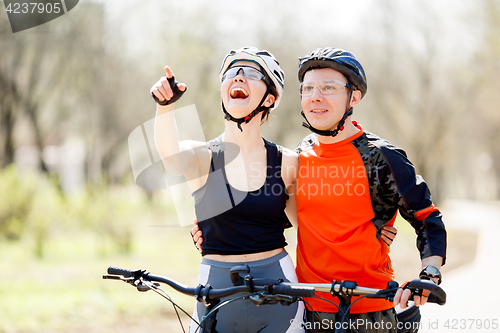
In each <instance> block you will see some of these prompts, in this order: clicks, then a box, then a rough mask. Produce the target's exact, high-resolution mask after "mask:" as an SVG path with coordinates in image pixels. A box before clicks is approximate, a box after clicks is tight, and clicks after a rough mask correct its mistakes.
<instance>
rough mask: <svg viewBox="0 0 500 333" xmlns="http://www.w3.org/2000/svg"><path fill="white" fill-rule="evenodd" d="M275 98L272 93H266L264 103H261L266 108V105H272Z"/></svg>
mask: <svg viewBox="0 0 500 333" xmlns="http://www.w3.org/2000/svg"><path fill="white" fill-rule="evenodd" d="M275 100H276V98H275V97H274V96H273V95H271V94H268V95H267V98H266V100H265V101H264V104H263V105H264V106H265V107H266V108H268V107H270V106H271V105H273V103H274V101H275Z"/></svg>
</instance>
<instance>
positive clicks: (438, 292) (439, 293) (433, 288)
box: [408, 280, 446, 305]
mask: <svg viewBox="0 0 500 333" xmlns="http://www.w3.org/2000/svg"><path fill="white" fill-rule="evenodd" d="M408 287H409V288H416V289H427V290H429V291H430V292H431V294H430V295H429V298H428V300H427V301H428V302H431V303H437V304H439V305H444V304H446V292H445V291H444V290H443V289H441V287H440V286H438V285H437V284H435V283H433V282H431V281H426V280H413V281H411V282H410V283H409V284H408Z"/></svg>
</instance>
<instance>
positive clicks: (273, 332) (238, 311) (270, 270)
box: [189, 252, 304, 333]
mask: <svg viewBox="0 0 500 333" xmlns="http://www.w3.org/2000/svg"><path fill="white" fill-rule="evenodd" d="M242 264H246V265H248V266H249V267H250V275H251V276H252V277H253V278H267V279H283V280H285V281H290V282H297V276H296V275H295V269H294V267H293V263H292V260H291V259H290V257H289V256H288V254H287V253H286V252H282V253H280V254H277V255H275V256H273V257H271V258H267V259H263V260H256V261H250V262H244V263H240V262H237V263H234V262H220V261H215V260H209V259H205V258H203V260H202V262H201V265H200V273H199V276H198V282H199V283H200V284H202V285H206V284H207V283H208V284H210V285H211V286H212V287H213V288H216V289H218V288H228V287H232V286H233V284H232V283H231V279H230V277H229V270H230V269H231V268H232V267H234V266H238V265H242ZM235 296H237V295H235ZM224 300H225V299H222V300H221V301H224ZM205 314H206V308H205V305H204V304H203V303H199V302H197V304H196V307H195V310H194V314H193V318H195V319H197V320H198V321H200V320H201V317H203V316H204V315H205ZM303 316H304V307H303V304H302V302H296V303H294V304H292V305H289V306H284V305H281V304H280V303H278V304H264V305H261V306H256V305H254V304H253V303H252V302H251V301H249V300H237V301H234V302H232V303H229V304H228V305H226V306H223V307H222V308H220V310H219V312H218V313H217V326H216V330H217V332H218V333H229V332H231V333H232V332H238V333H240V332H241V333H257V332H259V333H299V332H300V333H303V332H304V330H303V328H302V326H303ZM197 328H198V326H197V325H196V324H195V323H193V322H192V323H191V325H190V327H189V332H190V333H194V332H200V333H201V329H198V330H197Z"/></svg>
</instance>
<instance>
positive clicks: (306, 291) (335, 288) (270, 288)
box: [103, 266, 446, 305]
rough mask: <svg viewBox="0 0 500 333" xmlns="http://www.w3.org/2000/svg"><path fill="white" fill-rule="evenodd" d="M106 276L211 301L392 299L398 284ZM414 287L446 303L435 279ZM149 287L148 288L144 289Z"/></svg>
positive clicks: (116, 270)
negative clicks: (263, 296)
mask: <svg viewBox="0 0 500 333" xmlns="http://www.w3.org/2000/svg"><path fill="white" fill-rule="evenodd" d="M103 279H115V280H117V279H118V280H122V281H125V282H128V283H131V284H133V285H135V286H136V287H138V289H139V285H137V284H135V282H136V281H139V280H142V279H145V280H147V281H151V282H159V283H164V284H167V285H169V286H170V287H172V288H173V289H175V290H176V291H178V292H180V293H182V294H185V295H189V296H195V297H196V298H197V300H198V301H209V300H210V299H218V298H222V297H228V296H231V295H234V294H237V293H241V292H243V293H245V292H246V293H255V292H260V291H265V292H267V293H268V294H270V295H286V296H291V297H314V294H315V292H327V293H332V292H333V293H336V294H339V295H345V296H363V295H366V296H367V297H368V298H386V299H391V297H394V295H395V293H396V291H397V289H398V286H397V284H395V285H393V286H392V287H388V288H387V289H373V288H365V287H360V286H356V284H351V285H349V284H344V282H342V283H339V284H338V283H333V284H327V283H319V284H314V283H312V284H306V283H294V282H282V281H275V283H269V281H272V280H262V281H263V282H259V279H255V280H252V278H251V277H250V280H249V282H247V279H242V283H243V282H245V285H238V286H235V287H230V288H225V289H212V288H211V287H210V286H209V285H207V286H202V285H199V286H198V287H196V288H192V287H188V286H186V285H183V284H181V283H178V282H176V281H174V280H172V279H170V278H167V277H164V276H160V275H153V274H150V273H149V272H146V271H145V270H141V269H136V270H131V269H128V268H122V267H116V266H110V267H109V268H108V274H107V275H103ZM406 287H407V288H409V289H411V290H412V292H414V291H416V290H423V289H427V290H429V291H430V292H431V293H430V295H429V297H428V302H431V303H437V304H439V305H444V304H445V303H446V293H445V292H444V290H443V289H441V287H439V286H438V285H436V284H434V283H433V282H430V281H426V280H413V281H411V282H409V283H408V284H407V286H406ZM144 290H147V289H144Z"/></svg>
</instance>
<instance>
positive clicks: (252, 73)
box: [222, 66, 269, 84]
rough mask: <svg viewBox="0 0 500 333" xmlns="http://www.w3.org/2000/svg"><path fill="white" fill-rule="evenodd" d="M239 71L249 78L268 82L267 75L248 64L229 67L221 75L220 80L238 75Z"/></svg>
mask: <svg viewBox="0 0 500 333" xmlns="http://www.w3.org/2000/svg"><path fill="white" fill-rule="evenodd" d="M240 73H241V74H242V75H243V76H244V77H246V78H247V79H249V80H254V81H259V80H262V81H264V82H266V83H267V84H269V79H268V78H267V76H265V75H264V74H262V72H260V71H259V70H257V69H255V68H253V67H248V66H236V67H231V68H229V69H228V70H227V71H226V72H225V73H224V75H223V76H222V81H225V80H229V79H232V78H234V77H236V76H238V75H240Z"/></svg>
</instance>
